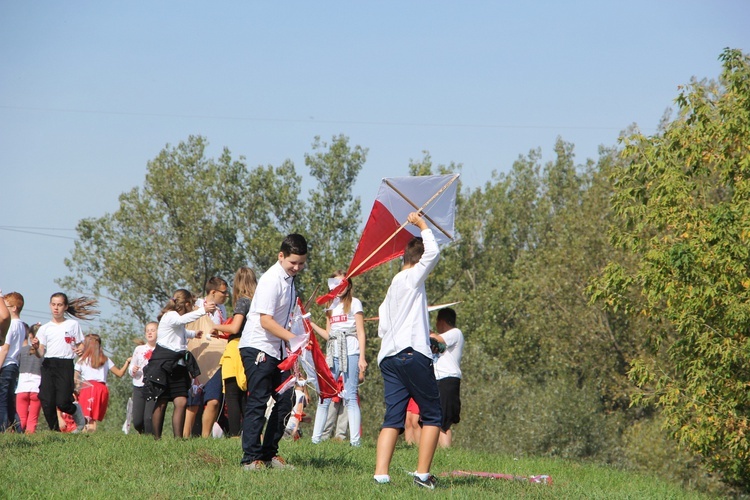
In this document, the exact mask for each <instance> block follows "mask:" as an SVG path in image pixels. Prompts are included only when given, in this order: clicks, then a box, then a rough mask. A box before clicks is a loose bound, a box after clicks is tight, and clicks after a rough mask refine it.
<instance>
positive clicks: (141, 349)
mask: <svg viewBox="0 0 750 500" xmlns="http://www.w3.org/2000/svg"><path fill="white" fill-rule="evenodd" d="M152 352H154V348H153V347H151V346H149V345H148V344H144V345H139V346H137V347H136V348H135V350H134V351H133V356H132V358H133V359H131V360H130V367H129V368H128V373H130V376H131V377H133V385H134V386H136V387H143V369H144V368H145V367H146V365H147V364H148V360H149V359H151V353H152ZM136 367H138V369H137V370H136Z"/></svg>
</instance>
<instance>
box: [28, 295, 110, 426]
mask: <svg viewBox="0 0 750 500" xmlns="http://www.w3.org/2000/svg"><path fill="white" fill-rule="evenodd" d="M96 304H97V301H96V299H90V298H88V297H79V298H76V299H72V300H69V299H68V296H67V295H65V294H64V293H62V292H57V293H55V294H53V295H52V296H51V297H50V300H49V308H50V311H51V312H52V321H50V322H48V323H45V324H44V325H42V327H41V328H39V332H38V333H37V336H36V338H34V339H33V340H32V344H31V346H32V347H33V348H34V349H37V350H38V351H39V354H40V355H41V356H43V357H44V361H43V362H42V380H41V383H40V385H39V400H40V401H41V402H42V411H43V412H44V418H45V419H46V420H47V425H49V428H50V430H53V431H59V430H60V423H59V421H58V419H57V409H58V408H59V409H60V411H62V412H63V413H67V414H69V415H73V419H74V420H75V423H76V427H77V428H76V431H81V430H83V427H84V426H85V425H86V418H85V417H84V416H83V412H82V411H81V407H80V406H79V405H78V403H77V402H74V399H73V391H74V389H75V376H74V373H75V369H74V361H73V360H74V359H75V356H76V354H80V353H81V346H82V344H83V331H82V330H81V326H80V325H79V324H78V321H76V320H74V319H68V318H66V316H73V317H75V318H78V319H83V320H88V319H91V318H93V317H94V316H95V315H96V314H99V311H97V310H95V309H94V307H96Z"/></svg>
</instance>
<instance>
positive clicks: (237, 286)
mask: <svg viewBox="0 0 750 500" xmlns="http://www.w3.org/2000/svg"><path fill="white" fill-rule="evenodd" d="M256 286H258V280H257V279H256V277H255V272H254V271H253V270H252V269H250V268H249V267H241V268H239V269H237V272H236V273H234V283H233V284H232V304H234V305H237V301H238V300H239V299H240V298H242V297H247V298H248V299H252V298H253V295H255V287H256Z"/></svg>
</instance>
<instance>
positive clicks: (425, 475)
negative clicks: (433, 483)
mask: <svg viewBox="0 0 750 500" xmlns="http://www.w3.org/2000/svg"><path fill="white" fill-rule="evenodd" d="M414 475H415V476H417V477H418V478H419V479H421V480H422V481H427V480H428V479H429V478H430V473H429V472H425V473H419V472H415V473H414Z"/></svg>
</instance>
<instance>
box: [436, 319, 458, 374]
mask: <svg viewBox="0 0 750 500" xmlns="http://www.w3.org/2000/svg"><path fill="white" fill-rule="evenodd" d="M440 336H441V337H443V340H444V341H445V352H443V353H441V354H440V356H438V358H437V361H436V362H435V378H436V379H438V380H440V379H441V378H446V377H457V378H461V356H463V354H464V334H463V333H462V332H461V330H459V329H458V328H451V329H450V330H448V331H447V332H445V333H441V334H440Z"/></svg>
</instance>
